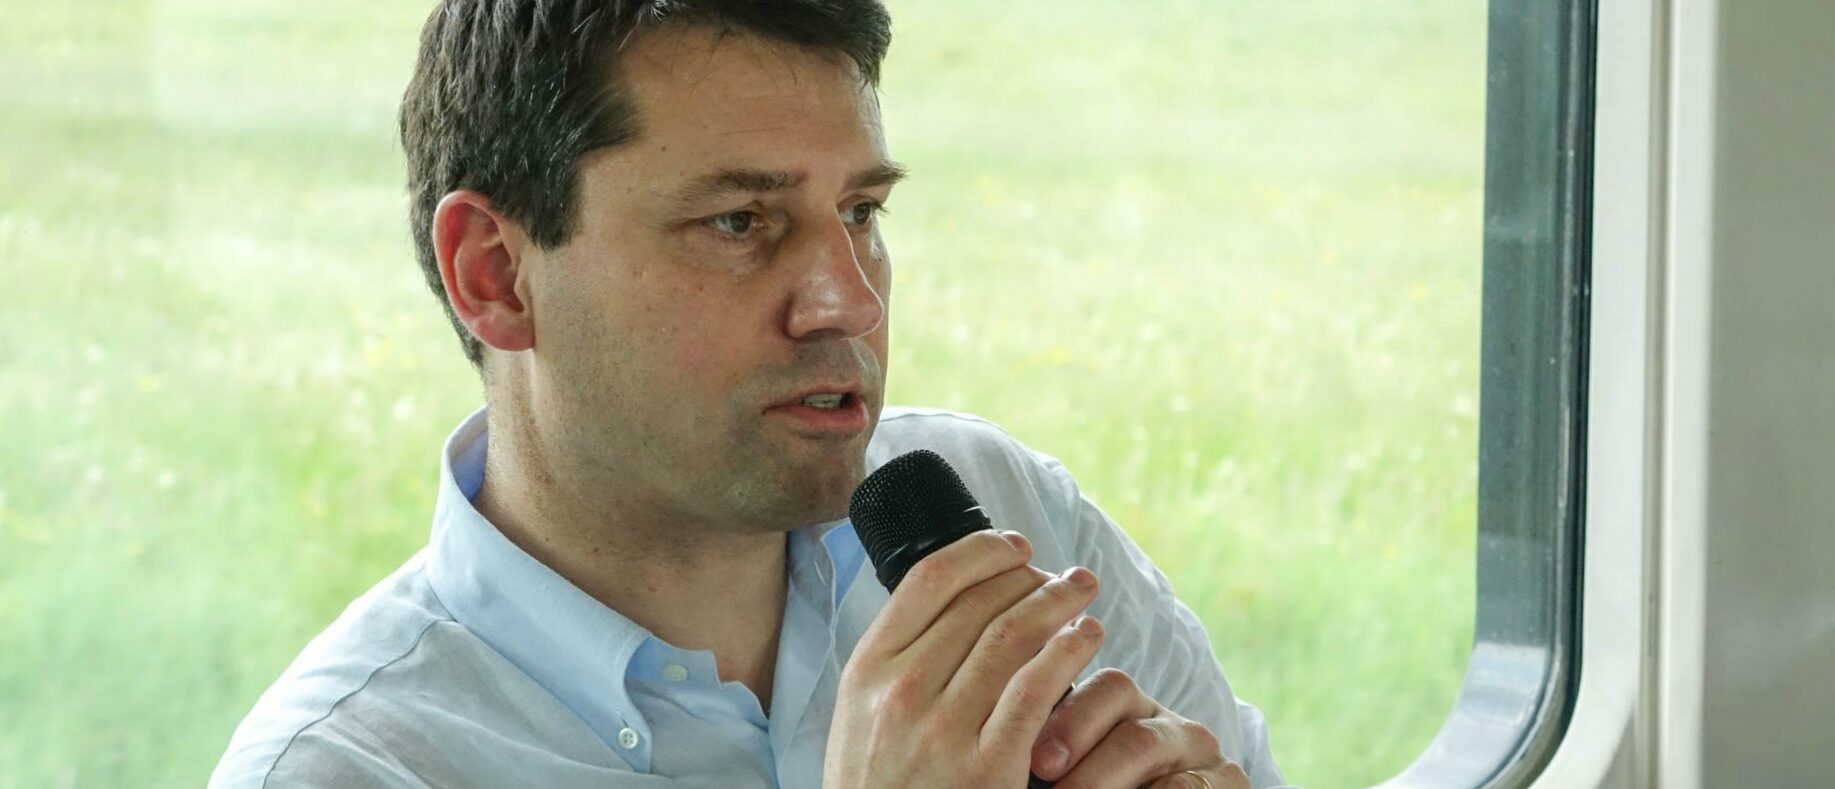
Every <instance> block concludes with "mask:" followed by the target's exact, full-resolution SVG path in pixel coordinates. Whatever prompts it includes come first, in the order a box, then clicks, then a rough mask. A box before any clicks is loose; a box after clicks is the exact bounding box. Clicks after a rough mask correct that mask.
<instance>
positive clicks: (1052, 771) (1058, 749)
mask: <svg viewBox="0 0 1835 789" xmlns="http://www.w3.org/2000/svg"><path fill="white" fill-rule="evenodd" d="M1035 756H1036V757H1037V758H1036V759H1035V760H1034V763H1035V764H1037V765H1038V766H1039V770H1038V772H1039V775H1040V776H1045V775H1057V774H1058V771H1059V770H1062V769H1064V762H1065V761H1066V760H1068V759H1070V751H1069V750H1068V749H1066V748H1065V747H1064V743H1061V742H1058V741H1057V740H1046V741H1045V744H1044V745H1040V746H1039V748H1038V751H1037V752H1036V753H1035Z"/></svg>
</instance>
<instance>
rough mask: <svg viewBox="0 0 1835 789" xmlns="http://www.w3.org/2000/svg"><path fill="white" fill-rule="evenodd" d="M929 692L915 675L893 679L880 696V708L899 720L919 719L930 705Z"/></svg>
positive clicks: (901, 675)
mask: <svg viewBox="0 0 1835 789" xmlns="http://www.w3.org/2000/svg"><path fill="white" fill-rule="evenodd" d="M929 695H930V694H929V692H928V690H927V689H926V688H925V687H924V686H923V683H922V682H920V681H919V679H918V677H917V675H915V674H900V675H899V676H896V677H893V678H892V680H891V681H890V682H888V683H887V684H886V686H885V690H884V692H882V693H881V694H880V697H879V700H880V706H881V708H883V709H884V710H885V711H886V712H888V713H890V714H891V715H892V716H893V717H895V718H897V719H899V720H913V719H915V718H917V717H918V716H919V715H920V714H921V713H922V712H923V710H924V708H925V707H926V706H928V703H929V699H928V696H929Z"/></svg>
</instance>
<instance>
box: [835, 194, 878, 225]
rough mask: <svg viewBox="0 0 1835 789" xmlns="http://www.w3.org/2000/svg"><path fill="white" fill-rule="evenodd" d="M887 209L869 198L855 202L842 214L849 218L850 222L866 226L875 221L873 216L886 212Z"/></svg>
mask: <svg viewBox="0 0 1835 789" xmlns="http://www.w3.org/2000/svg"><path fill="white" fill-rule="evenodd" d="M885 210H886V207H885V206H883V205H880V204H879V203H875V202H873V201H871V200H868V201H865V202H861V203H855V204H853V205H852V206H850V207H849V208H848V209H847V210H846V211H844V212H842V215H843V216H845V217H846V218H847V221H848V223H849V224H855V225H860V226H862V227H865V226H867V225H870V224H872V223H873V217H875V216H878V215H879V214H882V213H885Z"/></svg>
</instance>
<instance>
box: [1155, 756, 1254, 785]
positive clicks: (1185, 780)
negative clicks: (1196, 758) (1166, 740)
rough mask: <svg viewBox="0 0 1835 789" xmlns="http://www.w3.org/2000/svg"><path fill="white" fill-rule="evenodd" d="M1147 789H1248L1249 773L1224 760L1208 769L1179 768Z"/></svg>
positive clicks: (1239, 766) (1240, 766) (1237, 765)
mask: <svg viewBox="0 0 1835 789" xmlns="http://www.w3.org/2000/svg"><path fill="white" fill-rule="evenodd" d="M1147 789H1250V787H1249V775H1248V773H1245V772H1243V771H1242V765H1239V764H1237V763H1235V762H1232V761H1225V762H1224V763H1223V766H1222V767H1217V768H1213V769H1209V770H1181V771H1179V772H1176V773H1173V774H1172V775H1168V776H1164V777H1162V778H1160V779H1159V780H1157V781H1154V782H1153V783H1152V784H1150V785H1148V787H1147Z"/></svg>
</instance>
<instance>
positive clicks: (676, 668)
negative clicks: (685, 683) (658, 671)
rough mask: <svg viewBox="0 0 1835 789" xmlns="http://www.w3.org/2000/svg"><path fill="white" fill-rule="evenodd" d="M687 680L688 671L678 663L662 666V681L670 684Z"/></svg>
mask: <svg viewBox="0 0 1835 789" xmlns="http://www.w3.org/2000/svg"><path fill="white" fill-rule="evenodd" d="M687 678H688V669H687V668H686V667H685V666H683V665H682V664H680V663H670V664H669V665H667V666H663V679H666V680H669V681H670V682H681V681H682V680H685V679H687Z"/></svg>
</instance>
